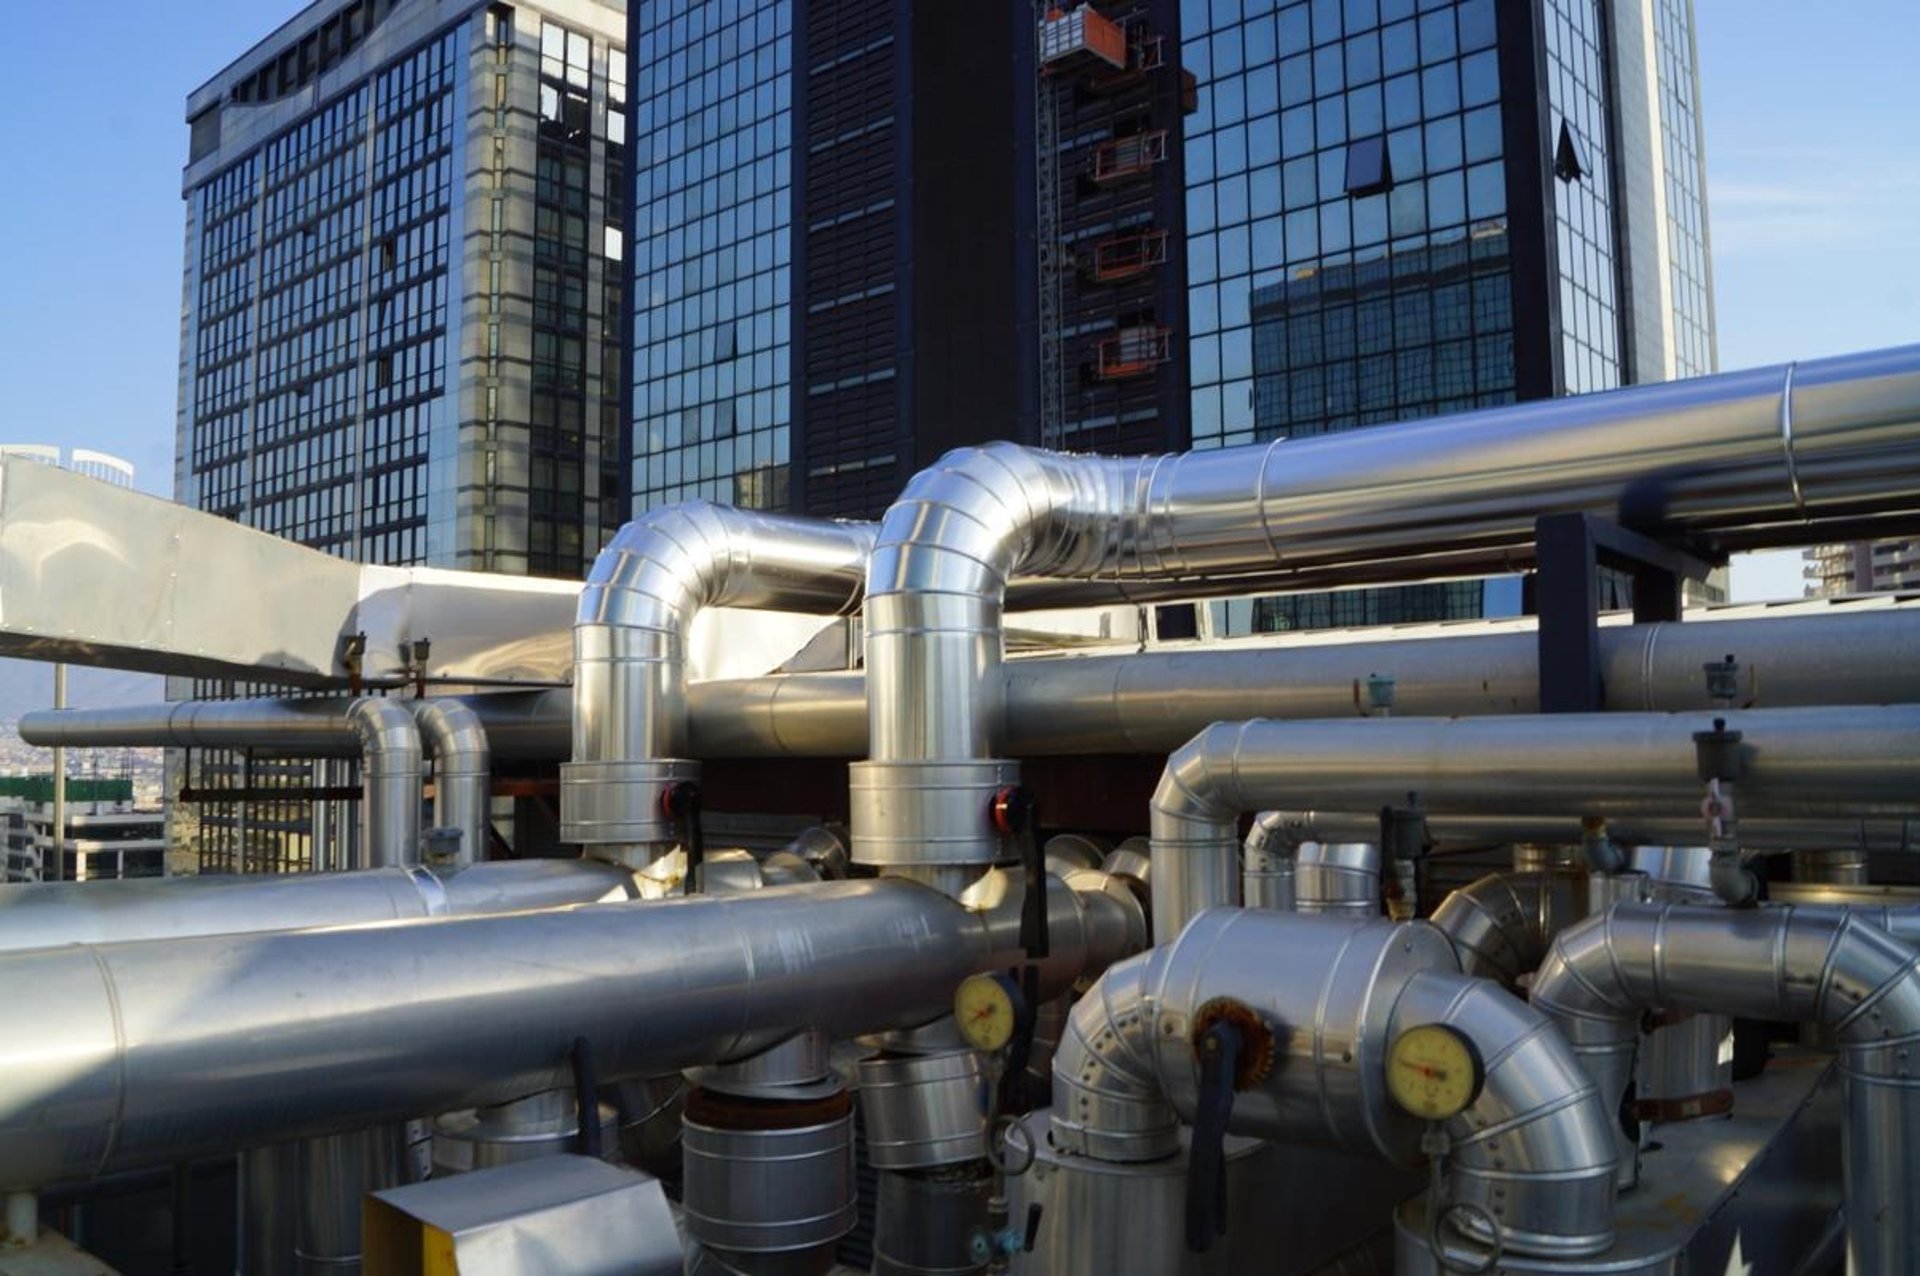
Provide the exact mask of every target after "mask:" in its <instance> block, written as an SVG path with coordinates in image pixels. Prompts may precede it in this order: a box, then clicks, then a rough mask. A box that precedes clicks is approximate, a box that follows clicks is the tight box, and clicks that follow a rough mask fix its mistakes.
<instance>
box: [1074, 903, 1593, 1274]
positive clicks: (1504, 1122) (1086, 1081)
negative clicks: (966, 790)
mask: <svg viewBox="0 0 1920 1276" xmlns="http://www.w3.org/2000/svg"><path fill="white" fill-rule="evenodd" d="M1275 970H1285V971H1287V972H1288V977H1287V978H1286V979H1285V980H1276V979H1274V978H1273V977H1272V972H1273V971H1275ZM1222 1001H1230V1002H1238V1003H1239V1004H1240V1005H1241V1006H1242V1007H1243V1008H1245V1009H1246V1010H1250V1011H1252V1012H1253V1013H1254V1014H1255V1015H1256V1016H1257V1017H1258V1019H1259V1020H1260V1022H1261V1023H1263V1024H1264V1025H1265V1027H1266V1028H1267V1029H1268V1030H1269V1031H1270V1032H1271V1033H1272V1034H1273V1044H1272V1049H1273V1051H1274V1058H1273V1060H1272V1064H1271V1066H1270V1067H1269V1068H1268V1069H1267V1070H1266V1071H1265V1073H1264V1075H1261V1076H1257V1077H1255V1078H1252V1079H1250V1080H1249V1081H1248V1082H1247V1083H1246V1084H1245V1085H1244V1086H1243V1088H1242V1089H1240V1091H1239V1092H1238V1093H1237V1094H1236V1095H1235V1096H1234V1101H1233V1108H1232V1112H1231V1115H1230V1116H1229V1118H1228V1129H1229V1130H1231V1131H1232V1132H1234V1133H1236V1134H1243V1135H1249V1136H1253V1137H1258V1138H1266V1139H1274V1140H1301V1141H1305V1142H1311V1143H1317V1144H1322V1145H1327V1146H1334V1147H1344V1148H1347V1149H1348V1150H1352V1151H1360V1152H1370V1153H1373V1154H1375V1155H1379V1156H1384V1157H1386V1158H1387V1159H1389V1160H1392V1161H1395V1162H1399V1163H1410V1162H1411V1161H1413V1160H1414V1159H1415V1158H1416V1154H1417V1148H1418V1145H1419V1138H1420V1128H1421V1127H1420V1123H1419V1122H1418V1121H1416V1120H1415V1119H1414V1118H1412V1117H1411V1116H1409V1115H1407V1114H1406V1113H1405V1112H1403V1111H1401V1110H1400V1109H1399V1108H1397V1107H1396V1106H1394V1105H1393V1103H1392V1102H1391V1100H1390V1099H1389V1098H1388V1097H1387V1093H1386V1068H1385V1060H1386V1054H1387V1048H1388V1046H1389V1044H1390V1043H1391V1042H1392V1041H1393V1040H1394V1039H1395V1038H1396V1037H1397V1036H1398V1035H1399V1034H1400V1033H1402V1032H1405V1031H1406V1030H1408V1029H1409V1028H1412V1027H1414V1026H1416V1025H1420V1024H1427V1023H1445V1024H1449V1025H1451V1026H1453V1027H1454V1028H1456V1029H1458V1030H1459V1031H1460V1032H1462V1033H1463V1034H1465V1035H1466V1036H1467V1038H1468V1039H1469V1040H1471V1041H1472V1042H1473V1043H1474V1045H1475V1046H1476V1047H1477V1048H1478V1050H1479V1053H1480V1056H1481V1059H1482V1060H1483V1062H1484V1064H1485V1066H1486V1083H1485V1085H1484V1087H1483V1088H1482V1090H1481V1093H1480V1096H1479V1097H1478V1098H1477V1099H1476V1100H1475V1101H1474V1103H1473V1104H1472V1105H1471V1106H1470V1107H1469V1108H1467V1110H1466V1111H1464V1112H1463V1113H1461V1114H1460V1115H1459V1116H1457V1117H1455V1118H1454V1119H1453V1120H1452V1121H1450V1122H1449V1123H1448V1134H1449V1135H1450V1137H1451V1139H1452V1142H1453V1151H1452V1155H1451V1157H1450V1160H1449V1177H1448V1195H1449V1199H1451V1200H1454V1201H1459V1202H1465V1203H1470V1204H1476V1205H1480V1206H1482V1207H1484V1208H1486V1209H1487V1210H1489V1211H1490V1212H1491V1213H1492V1214H1493V1215H1494V1216H1495V1217H1496V1218H1497V1219H1499V1221H1500V1224H1501V1227H1502V1231H1503V1233H1504V1234H1505V1237H1506V1242H1507V1245H1508V1247H1509V1248H1510V1249H1512V1250H1514V1251H1516V1252H1523V1253H1530V1254H1544V1255H1553V1256H1559V1257H1568V1256H1575V1255H1584V1254H1592V1253H1598V1252H1599V1251H1601V1250H1604V1249H1606V1248H1607V1247H1608V1246H1609V1245H1611V1244H1612V1241H1613V1165H1614V1149H1613V1143H1612V1138H1611V1136H1610V1134H1609V1122H1608V1120H1607V1117H1606V1110H1605V1109H1604V1108H1603V1107H1602V1106H1601V1103H1600V1096H1599V1093H1598V1091H1597V1090H1596V1088H1595V1086H1594V1083H1593V1082H1592V1081H1591V1080H1589V1079H1588V1078H1587V1076H1586V1075H1585V1074H1584V1073H1583V1072H1582V1071H1581V1070H1580V1067H1579V1064H1578V1062H1577V1061H1576V1060H1575V1058H1574V1056H1573V1054H1572V1052H1571V1051H1569V1050H1568V1048H1567V1046H1566V1043H1565V1042H1564V1041H1562V1040H1561V1039H1560V1037H1559V1036H1558V1035H1557V1034H1556V1033H1555V1032H1554V1031H1553V1028H1552V1025H1551V1024H1550V1023H1549V1022H1548V1021H1547V1019H1546V1018H1545V1017H1544V1016H1542V1015H1541V1014H1540V1013H1539V1012H1537V1011H1535V1010H1533V1009H1531V1008H1530V1007H1528V1006H1527V1005H1526V1004H1525V1003H1523V1002H1519V1001H1516V1000H1514V999H1513V998H1512V997H1509V996H1507V995H1506V994H1505V993H1503V992H1501V991H1500V990H1499V989H1498V988H1497V987H1495V986H1494V985H1493V984H1490V983H1487V982H1485V981H1483V980H1477V979H1472V978H1468V977H1466V976H1463V975H1460V974H1459V973H1457V971H1455V970H1454V969H1453V954H1452V950H1451V949H1450V947H1449V946H1448V945H1447V943H1446V941H1445V939H1444V938H1443V937H1442V936H1440V935H1439V934H1438V933H1437V932H1435V931H1434V930H1433V929H1432V928H1431V927H1429V926H1427V925H1425V924H1424V923H1419V922H1412V923H1403V924H1394V923H1390V922H1386V921H1358V920H1353V919H1348V918H1340V917H1313V916H1304V915H1300V914H1292V915H1289V914H1285V913H1274V912H1265V911H1247V910H1237V909H1215V910H1212V911H1209V912H1206V913H1203V914H1201V915H1200V916H1199V917H1198V918H1196V919H1194V921H1193V923H1192V925H1191V926H1189V927H1188V928H1187V930H1186V931H1185V932H1183V933H1182V934H1181V936H1180V937H1179V938H1178V939H1177V940H1176V941H1174V942H1173V943H1172V944H1166V945H1161V946H1159V947H1157V948H1154V949H1153V950H1152V951H1150V952H1148V953H1144V954H1142V955H1140V956H1138V957H1134V958H1130V959H1129V960H1127V961H1125V962H1122V963H1120V964H1119V965H1117V966H1115V967H1113V968H1112V969H1111V970H1109V971H1108V972H1107V973H1106V975H1104V976H1103V977H1102V978H1101V980H1100V981H1099V983H1098V984H1096V985H1095V987H1094V989H1093V990H1092V991H1091V992H1089V993H1088V994H1087V995H1086V996H1085V997H1083V998H1082V999H1081V1000H1080V1002H1079V1003H1078V1004H1076V1005H1075V1007H1074V1010H1073V1013H1072V1016H1071V1018H1070V1020H1069V1028H1068V1032H1067V1034H1066V1036H1065V1037H1064V1038H1063V1039H1062V1041H1061V1044H1060V1047H1059V1050H1058V1052H1057V1053H1056V1054H1055V1055H1054V1064H1053V1068H1054V1100H1055V1103H1054V1110H1053V1118H1052V1121H1053V1124H1052V1138H1053V1143H1054V1146H1055V1147H1057V1148H1060V1149H1062V1150H1063V1151H1067V1152H1069V1153H1072V1154H1075V1155H1080V1156H1087V1157H1091V1158H1093V1159H1096V1160H1108V1161H1139V1160H1153V1159H1159V1158H1162V1157H1166V1156H1171V1155H1173V1154H1174V1153H1175V1152H1177V1151H1178V1148H1179V1138H1178V1135H1179V1125H1180V1122H1181V1121H1183V1120H1187V1121H1190V1120H1191V1119H1192V1117H1193V1114H1194V1111H1195V1104H1196V1100H1197V1094H1198V1073H1199V1068H1198V1064H1197V1061H1196V1059H1195V1052H1194V1048H1193V1045H1192V1030H1193V1025H1194V1023H1195V1022H1196V1019H1195V1016H1196V1015H1198V1014H1199V1013H1200V1012H1201V1011H1202V1009H1203V1008H1205V1007H1207V1006H1208V1004H1209V1003H1213V1004H1214V1005H1219V1004H1221V1002H1222Z"/></svg>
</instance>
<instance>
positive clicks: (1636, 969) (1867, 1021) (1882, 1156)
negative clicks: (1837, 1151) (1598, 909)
mask: <svg viewBox="0 0 1920 1276" xmlns="http://www.w3.org/2000/svg"><path fill="white" fill-rule="evenodd" d="M1533 1004H1534V1006H1535V1007H1537V1008H1538V1009H1539V1010H1540V1011H1541V1012H1542V1013H1543V1014H1545V1015H1546V1016H1547V1017H1548V1018H1550V1019H1552V1020H1553V1021H1554V1023H1555V1024H1557V1025H1558V1026H1559V1028H1560V1030H1561V1032H1562V1033H1564V1034H1565V1036H1566V1038H1567V1040H1568V1041H1570V1042H1571V1043H1572V1044H1573V1048H1574V1052H1575V1053H1576V1054H1577V1055H1578V1056H1579V1058H1580V1062H1581V1063H1582V1065H1583V1066H1584V1067H1585V1068H1586V1070H1587V1073H1588V1074H1589V1075H1590V1076H1591V1077H1592V1078H1593V1080H1594V1083H1595V1084H1596V1085H1597V1086H1598V1087H1599V1088H1600V1093H1601V1097H1602V1100H1603V1101H1604V1102H1605V1103H1606V1104H1607V1105H1608V1110H1609V1111H1612V1110H1615V1109H1617V1107H1618V1105H1619V1101H1620V1098H1621V1096H1622V1095H1623V1094H1624V1093H1625V1091H1626V1086H1627V1083H1628V1081H1629V1080H1630V1079H1631V1077H1632V1076H1633V1059H1634V1053H1635V1051H1636V1049H1637V1048H1638V1046H1639V1040H1640V1023H1641V1018H1642V1016H1643V1015H1644V1014H1645V1012H1647V1011H1649V1010H1691V1011H1715V1012H1719V1013H1723V1014H1733V1015H1740V1016H1745V1017H1748V1018H1755V1019H1768V1020H1779V1021H1786V1022H1794V1023H1816V1024H1820V1025H1823V1026H1825V1027H1827V1028H1829V1029H1831V1030H1832V1031H1833V1033H1834V1036H1835V1038H1836V1040H1837V1041H1838V1043H1839V1045H1840V1048H1841V1051H1842V1054H1843V1057H1844V1060H1845V1067H1844V1073H1845V1078H1846V1089H1847V1125H1846V1135H1845V1140H1844V1142H1845V1151H1844V1161H1845V1191H1846V1215H1847V1270H1849V1271H1857V1272H1920V1216H1916V1214H1915V1213H1914V1210H1913V1193H1914V1184H1915V1183H1916V1182H1920V1080H1916V1067H1917V1066H1920V1065H1916V1063H1915V1062H1914V1060H1915V1056H1916V1054H1917V1053H1920V953H1917V952H1916V951H1915V950H1914V948H1913V947H1912V945H1910V944H1908V943H1905V942H1902V941H1901V940H1900V939H1897V938H1895V937H1894V936H1892V935H1890V934H1888V932H1887V931H1885V930H1883V929H1881V928H1880V927H1878V926H1875V925H1873V924H1872V923H1871V922H1869V921H1868V920H1866V917H1865V915H1863V914H1859V913H1851V912H1849V911H1847V910H1837V909H1836V910H1814V909H1799V908H1784V907H1781V908H1761V909H1723V908H1692V907H1687V906H1685V905H1675V904H1666V905H1652V904H1617V905H1615V906H1614V907H1613V908H1612V909H1610V910H1609V911H1608V912H1606V913H1604V914H1601V915H1599V916H1596V917H1591V918H1588V919H1587V920H1586V921H1585V922H1582V923H1580V924H1579V925H1577V926H1574V927H1572V928H1571V929H1569V930H1566V931H1563V932H1562V933H1561V935H1560V937H1559V938H1558V939H1557V940H1555V941H1554V944H1553V948H1552V951H1551V952H1549V954H1548V956H1547V959H1546V961H1545V962H1543V963H1542V964H1541V966H1540V971H1539V974H1538V975H1537V976H1536V977H1535V979H1534V984H1533ZM1618 1137H1619V1139H1620V1141H1621V1143H1622V1154H1623V1157H1625V1158H1628V1159H1626V1160H1624V1161H1623V1165H1624V1166H1626V1167H1628V1173H1627V1175H1626V1176H1625V1177H1628V1178H1629V1180H1630V1177H1631V1169H1630V1167H1631V1159H1630V1158H1631V1157H1632V1155H1633V1150H1632V1148H1631V1146H1630V1145H1627V1144H1626V1141H1625V1136H1624V1133H1621V1134H1619V1135H1618Z"/></svg>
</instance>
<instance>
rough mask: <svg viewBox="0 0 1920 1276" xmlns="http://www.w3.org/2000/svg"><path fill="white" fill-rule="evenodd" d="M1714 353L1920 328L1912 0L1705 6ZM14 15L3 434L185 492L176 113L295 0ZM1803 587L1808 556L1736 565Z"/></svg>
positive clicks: (4, 127) (6, 147)
mask: <svg viewBox="0 0 1920 1276" xmlns="http://www.w3.org/2000/svg"><path fill="white" fill-rule="evenodd" d="M1697 2H1698V10H1697V13H1698V25H1699V45H1700V57H1701V66H1702V74H1703V77H1704V88H1703V98H1704V103H1705V112H1706V128H1707V160H1708V168H1709V197H1710V201H1711V206H1712V235H1713V248H1714V272H1715V286H1716V290H1717V294H1718V308H1719V321H1720V359H1721V365H1722V366H1723V367H1726V368H1737V367H1744V366H1749V365H1752V364H1758V363H1768V362H1774V361H1778V360H1781V359H1786V358H1792V357H1807V356H1812V355H1819V354H1830V353H1835V352H1839V351H1844V350H1850V349H1860V348H1867V347H1873V346H1882V345H1894V344H1899V343H1902V342H1908V341H1915V340H1920V142H1916V134H1917V133H1920V72H1916V70H1915V69H1914V67H1913V65H1912V54H1913V50H1914V49H1915V48H1920V5H1915V4H1913V3H1912V2H1911V0H1834V2H1833V3H1827V4H1812V3H1807V0H1697ZM299 7H300V6H299V5H298V4H293V3H285V2H282V0H274V2H271V3H269V2H266V0H192V3H167V4H139V3H133V2H132V0H110V2H109V3H108V4H106V5H103V6H94V7H93V8H91V9H89V10H88V11H87V15H88V16H87V19H86V20H85V21H82V22H79V23H76V22H75V20H74V12H75V11H72V10H67V9H65V8H63V7H61V6H57V5H55V6H48V5H22V6H18V7H17V8H18V11H17V12H15V13H13V15H12V19H11V22H10V23H9V30H11V31H12V32H13V33H14V39H13V43H12V47H13V48H15V49H16V50H17V51H19V52H20V53H21V54H23V56H20V57H17V58H16V59H14V61H13V64H12V66H11V67H10V68H9V72H8V74H7V76H5V77H4V78H0V159H3V160H4V163H5V164H6V170H7V173H8V175H9V179H10V180H9V181H8V183H7V191H6V195H5V197H4V200H3V201H0V281H4V283H0V403H4V410H3V411H0V439H4V440H7V441H29V442H34V441H37V442H61V443H66V444H69V445H71V444H81V445H90V446H96V447H101V448H104V449H106V450H108V451H111V452H117V453H120V454H122V455H125V456H127V457H129V458H130V459H132V460H133V461H134V463H135V464H136V466H137V467H138V469H139V474H140V484H141V486H142V487H144V488H146V489H148V490H150V491H156V492H161V493H165V492H167V491H168V490H169V489H170V487H171V482H172V460H173V429H174V408H175V394H176V373H177V359H178V350H177V346H178V341H179V311H180V263H181V233H182V210H181V203H180V196H179V179H180V166H181V162H182V161H183V159H184V158H185V150H186V128H185V125H184V124H183V122H182V118H181V116H182V103H183V101H184V99H185V96H186V94H187V92H188V90H190V89H192V88H193V87H194V86H195V85H196V84H198V83H199V82H200V81H201V80H203V79H204V78H206V76H207V75H209V74H210V73H211V72H213V71H214V70H216V69H217V68H219V67H220V66H222V65H224V64H225V63H226V62H227V61H229V60H231V59H232V58H233V57H235V56H237V55H238V54H240V53H241V52H242V51H243V50H245V49H246V48H247V47H248V46H249V45H251V44H252V43H253V42H254V41H256V40H258V39H259V38H260V37H261V36H263V35H265V34H266V33H267V32H268V31H270V30H271V29H272V27H273V26H274V25H275V24H277V23H278V22H279V21H281V20H283V19H284V18H285V17H287V16H289V15H291V14H292V13H294V12H296V11H297V10H298V9H299ZM1741 583H1742V585H1743V591H1744V592H1751V591H1753V590H1755V589H1758V590H1759V591H1760V592H1761V593H1764V594H1771V595H1775V596H1777V595H1779V594H1781V593H1790V592H1794V591H1795V589H1796V588H1797V566H1795V565H1794V564H1792V563H1788V564H1786V565H1785V566H1784V567H1781V566H1780V565H1778V564H1776V565H1775V566H1774V567H1773V568H1771V569H1769V570H1768V571H1767V572H1762V573H1758V574H1756V573H1755V572H1753V571H1744V572H1743V573H1742V581H1741Z"/></svg>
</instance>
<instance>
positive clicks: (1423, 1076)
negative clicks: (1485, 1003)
mask: <svg viewBox="0 0 1920 1276" xmlns="http://www.w3.org/2000/svg"><path fill="white" fill-rule="evenodd" d="M1486 1079H1487V1073H1486V1067H1485V1065H1483V1064H1482V1063H1481V1062H1480V1052H1479V1051H1478V1050H1476V1049H1474V1045H1473V1042H1471V1041H1469V1040H1467V1038H1466V1036H1465V1035H1464V1034H1462V1033H1461V1032H1460V1030H1459V1029H1457V1028H1453V1027H1450V1026H1448V1025H1447V1024H1443V1023H1427V1024H1421V1025H1420V1026H1419V1027H1417V1028H1409V1029H1407V1031H1405V1032H1403V1033H1401V1034H1400V1035H1399V1036H1398V1037H1396V1038H1394V1041H1393V1044H1392V1045H1391V1046H1389V1047H1387V1093H1388V1094H1390V1095H1392V1096H1393V1101H1394V1102H1395V1103H1397V1104H1399V1105H1400V1106H1401V1107H1403V1108H1405V1109H1406V1110H1407V1111H1408V1112H1411V1113H1412V1114H1413V1115H1414V1116H1417V1117H1419V1118H1421V1119H1422V1120H1426V1121H1445V1120H1447V1119H1448V1118H1449V1117H1454V1116H1458V1115H1459V1114H1460V1113H1462V1112H1465V1111H1466V1110H1467V1108H1468V1107H1470V1106H1471V1105H1472V1103H1473V1101H1474V1100H1475V1099H1477V1098H1479V1097H1480V1087H1481V1085H1482V1084H1483V1083H1484V1082H1485V1081H1486Z"/></svg>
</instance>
